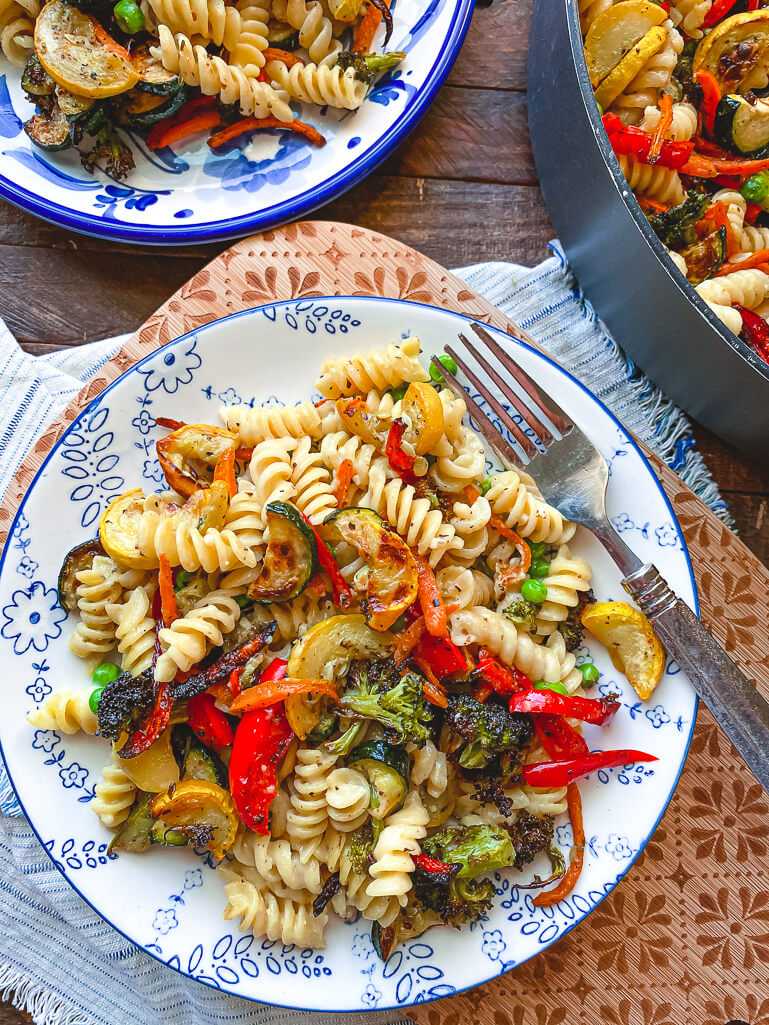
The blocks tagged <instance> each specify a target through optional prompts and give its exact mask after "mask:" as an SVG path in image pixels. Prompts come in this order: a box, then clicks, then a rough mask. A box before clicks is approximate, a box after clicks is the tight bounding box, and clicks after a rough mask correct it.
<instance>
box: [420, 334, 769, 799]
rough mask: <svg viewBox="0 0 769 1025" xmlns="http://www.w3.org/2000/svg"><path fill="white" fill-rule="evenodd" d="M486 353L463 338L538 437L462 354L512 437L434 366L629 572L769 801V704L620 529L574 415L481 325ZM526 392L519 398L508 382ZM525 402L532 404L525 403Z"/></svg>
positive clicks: (498, 446)
mask: <svg viewBox="0 0 769 1025" xmlns="http://www.w3.org/2000/svg"><path fill="white" fill-rule="evenodd" d="M472 327H473V330H474V331H475V333H476V335H477V336H478V338H479V340H480V342H481V343H482V346H479V345H478V344H477V343H476V344H473V343H472V342H470V340H469V339H468V338H467V337H466V336H465V335H464V334H460V335H459V339H460V341H461V342H462V344H463V346H464V348H465V349H466V351H467V352H468V353H469V354H470V355H471V356H472V358H473V359H474V360H475V362H476V363H477V364H478V366H479V367H480V368H481V369H482V371H483V372H484V374H485V375H487V376H488V378H489V379H490V380H491V381H493V383H494V384H495V385H496V387H497V388H498V389H499V392H500V393H501V395H502V396H503V397H504V398H505V400H506V401H507V402H508V403H509V404H510V406H512V407H513V408H514V409H515V410H516V411H517V412H518V413H519V414H520V416H521V418H522V419H523V421H524V423H525V425H526V426H527V427H528V428H529V429H530V430H531V431H532V432H533V434H534V435H535V437H536V438H537V442H538V443H535V442H534V441H533V440H532V438H531V437H530V435H529V434H528V433H527V432H526V431H525V430H523V429H522V428H521V426H520V425H519V424H518V423H516V422H515V420H513V418H512V417H511V416H510V414H509V413H508V411H507V410H506V409H505V407H504V405H503V404H502V403H501V402H500V401H499V399H498V398H497V396H496V395H495V394H494V393H493V392H492V391H491V390H490V389H489V388H488V387H487V385H486V384H485V382H484V381H483V380H482V379H481V378H480V377H479V375H478V373H477V372H476V371H475V370H473V368H472V367H470V366H469V365H468V362H467V360H466V359H465V358H464V357H463V356H460V355H459V354H458V353H457V352H456V351H455V350H454V348H452V347H451V346H450V345H447V346H446V347H445V348H446V353H447V354H448V355H449V356H450V357H451V358H452V359H453V360H454V361H455V363H456V365H457V367H458V369H459V370H461V371H462V373H463V374H464V376H465V377H466V378H467V379H468V381H469V382H470V383H471V384H472V385H473V387H474V388H476V389H477V391H478V392H479V394H480V395H481V396H482V397H483V399H484V400H485V402H486V403H487V404H488V406H489V407H490V408H491V409H492V410H493V411H494V413H495V414H496V415H497V416H498V417H499V419H500V421H501V423H502V424H503V425H504V427H505V428H506V429H507V431H508V432H509V434H510V436H511V437H512V439H513V442H512V443H511V442H510V441H508V439H507V438H505V437H504V436H503V435H502V433H501V432H500V431H499V430H498V429H497V428H496V427H495V425H494V424H493V423H492V421H491V420H490V419H489V417H488V416H487V415H486V413H485V412H484V410H483V409H482V408H481V407H480V406H479V404H478V403H477V402H476V401H475V399H474V398H473V397H472V396H471V395H469V394H468V393H467V391H466V390H465V389H464V388H462V386H461V385H460V383H459V381H458V380H457V378H456V375H455V374H453V373H451V371H449V370H448V369H447V368H446V367H445V366H444V365H443V363H441V362H439V361H438V360H437V359H436V358H435V357H433V358H432V363H433V365H434V366H435V367H436V369H437V370H438V371H439V372H440V373H441V374H442V375H443V377H444V378H446V379H447V380H448V381H449V383H450V384H451V385H452V386H453V387H454V389H455V390H456V391H457V392H458V393H459V394H462V396H463V398H464V400H465V402H466V403H467V407H468V410H469V412H470V414H471V416H472V417H473V419H474V420H475V421H476V422H477V424H478V426H479V428H480V431H481V433H482V434H483V436H484V437H485V439H486V440H487V441H488V442H489V444H490V445H492V446H493V448H494V449H495V451H496V452H497V454H498V455H499V457H500V459H501V460H502V462H503V463H504V464H505V465H506V466H507V467H508V469H519V468H521V467H524V466H525V467H526V469H527V471H530V472H531V473H532V475H533V476H534V477H535V479H536V482H537V486H538V487H539V488H540V490H541V492H542V494H543V495H544V497H545V499H546V500H547V501H548V502H549V503H550V504H551V505H552V506H554V507H555V508H556V509H557V510H558V511H559V512H560V513H561V515H562V516H565V517H566V518H567V519H569V520H572V521H574V522H575V523H580V524H582V525H583V526H585V527H587V528H588V530H591V531H592V532H593V533H594V534H595V535H596V537H597V538H598V539H599V540H600V541H601V542H602V544H603V545H604V547H605V548H606V550H607V551H608V552H609V554H610V555H611V557H612V558H613V559H614V562H615V563H616V564H617V566H618V567H619V568H620V570H621V571H622V574H623V578H624V579H623V581H622V584H623V586H624V588H625V590H626V591H627V592H628V593H629V594H630V596H631V597H632V598H633V599H634V600H635V602H636V604H637V605H638V607H639V608H640V609H641V610H642V611H643V612H645V613H646V615H647V616H648V618H649V619H650V621H651V622H652V623H653V625H654V629H655V631H656V633H657V635H658V636H659V637H660V639H661V641H662V643H663V644H664V646H665V647H666V649H667V651H668V653H669V654H670V655H672V656H673V657H674V658H675V660H676V661H677V662H678V664H679V665H680V666H681V668H682V669H683V670H684V671H685V672H686V674H687V676H688V677H689V679H690V680H691V682H692V684H693V686H694V688H695V690H696V691H697V693H698V694H699V696H700V697H701V698H702V699H703V701H704V702H705V704H706V705H707V706H708V708H709V709H710V711H711V712H712V713H713V716H714V717H715V719H716V721H717V722H718V724H719V725H720V727H721V729H722V730H723V731H724V733H725V734H726V735H727V736H728V737H729V739H730V740H731V742H732V743H733V744H734V746H735V747H736V748H737V750H738V751H739V753H740V754H741V756H742V758H743V759H744V760H745V763H746V764H747V766H748V768H749V769H750V770H751V772H752V773H753V775H754V776H755V777H756V779H757V780H758V782H759V783H760V784H761V786H762V787H763V788H764V790H766V791H767V793H769V703H767V702H766V701H765V700H764V699H763V698H762V697H761V695H760V694H759V693H758V691H757V690H756V689H755V688H754V687H753V686H752V685H751V683H750V682H749V680H748V679H747V677H745V676H744V675H743V673H742V672H741V671H740V670H739V669H738V668H737V666H736V665H735V664H734V662H732V660H731V659H730V658H729V656H728V655H727V654H726V652H725V651H724V650H723V648H722V647H721V646H720V645H719V644H718V642H717V641H716V640H715V639H714V638H713V637H711V635H710V634H709V633H708V632H707V630H706V629H705V627H704V626H702V624H701V623H700V621H699V620H698V619H697V617H696V616H695V614H694V613H693V612H692V611H691V609H690V608H689V607H688V606H687V605H686V604H685V603H684V602H683V601H681V599H680V598H677V597H676V596H675V595H674V594H673V592H672V591H671V589H670V588H669V587H668V585H667V584H666V583H665V581H664V580H663V578H662V576H661V575H660V573H659V570H657V569H656V567H655V566H653V565H652V564H651V563H642V562H641V560H640V559H639V558H638V556H637V555H636V554H635V553H634V552H633V551H631V549H630V548H628V546H627V545H626V544H625V542H624V541H623V540H622V538H621V537H620V535H619V534H618V533H617V532H616V531H615V529H614V527H613V526H612V525H611V523H610V521H609V518H608V516H607V514H606V485H607V483H608V480H609V468H608V466H607V464H606V460H605V459H604V457H603V456H602V455H601V453H600V452H599V451H598V449H597V448H596V447H595V446H594V445H593V444H592V442H590V441H589V439H588V438H587V437H586V436H585V434H583V432H582V431H581V430H580V428H579V427H578V426H576V424H575V423H574V421H573V420H572V419H571V417H570V416H569V415H568V414H567V413H566V412H564V410H563V409H561V407H560V406H559V405H558V404H557V403H556V402H555V401H554V400H553V399H552V398H551V397H549V396H545V395H544V394H543V392H542V391H541V389H540V388H539V386H538V385H537V384H536V382H535V381H533V380H532V378H531V377H529V375H528V374H527V373H526V372H525V371H524V370H523V369H522V368H521V367H520V366H519V365H518V364H517V363H516V362H515V360H514V359H513V358H512V357H511V355H510V354H509V352H506V351H505V349H503V348H502V346H501V345H500V344H499V343H498V342H497V341H496V339H495V338H493V337H492V336H491V334H489V332H488V331H486V330H485V328H483V327H482V326H481V325H479V324H477V323H473V324H472ZM505 374H506V375H509V376H510V377H512V378H513V380H514V381H515V382H516V384H517V385H518V390H514V389H513V387H511V385H510V383H509V382H508V381H507V380H506V378H505V376H503V375H505ZM524 396H525V397H524Z"/></svg>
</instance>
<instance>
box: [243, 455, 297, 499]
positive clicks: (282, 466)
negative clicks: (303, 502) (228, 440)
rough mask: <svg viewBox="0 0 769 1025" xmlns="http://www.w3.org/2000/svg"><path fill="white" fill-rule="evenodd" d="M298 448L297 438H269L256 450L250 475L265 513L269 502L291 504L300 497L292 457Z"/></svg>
mask: <svg viewBox="0 0 769 1025" xmlns="http://www.w3.org/2000/svg"><path fill="white" fill-rule="evenodd" d="M297 444H298V442H297V440H296V438H268V439H267V440H265V441H260V442H259V443H258V444H257V445H255V446H254V451H253V454H252V456H251V462H250V463H249V466H248V474H249V476H250V478H251V480H252V482H253V485H254V496H255V499H256V501H257V502H258V503H259V504H260V505H261V507H262V509H264V507H265V506H266V505H267V504H268V502H287V501H290V500H291V499H293V497H294V495H295V494H296V488H295V487H294V484H293V483H292V480H291V478H292V475H293V471H294V468H293V466H292V464H291V455H290V453H291V452H292V451H293V450H294V449H295V448H296V446H297Z"/></svg>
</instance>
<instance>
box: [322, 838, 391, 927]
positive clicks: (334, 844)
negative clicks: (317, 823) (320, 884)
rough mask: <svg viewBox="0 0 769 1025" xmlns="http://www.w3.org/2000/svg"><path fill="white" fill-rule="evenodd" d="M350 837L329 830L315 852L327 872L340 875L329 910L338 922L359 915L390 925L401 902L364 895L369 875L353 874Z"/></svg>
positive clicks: (354, 872) (356, 872)
mask: <svg viewBox="0 0 769 1025" xmlns="http://www.w3.org/2000/svg"><path fill="white" fill-rule="evenodd" d="M352 835H353V834H352V833H342V832H340V831H339V830H337V829H335V828H334V826H329V827H328V829H327V830H326V833H325V835H324V837H323V844H322V845H321V847H320V849H319V851H318V854H319V856H320V857H321V858H322V860H323V861H324V862H325V863H326V865H327V867H328V870H329V872H338V873H339V882H340V884H341V886H340V889H339V890H338V891H337V893H336V894H334V897H333V898H332V901H331V906H332V908H333V909H334V911H335V912H336V913H337V914H338V915H339V916H340V917H341V918H354V917H355V916H356V915H357V913H358V912H360V913H361V915H363V917H364V918H365V919H366V920H367V921H369V922H379V923H380V925H383V926H388V925H392V923H393V922H394V921H395V919H396V918H397V917H398V915H399V914H400V910H401V906H400V902H399V901H398V898H397V897H387V896H385V897H372V896H369V894H368V893H367V892H366V890H367V887H368V885H369V882H370V879H369V876H368V873H367V872H365V871H363V872H358V871H356V869H355V868H353V865H352V862H351V861H350V857H349V853H348V845H349V843H350V838H351V837H352Z"/></svg>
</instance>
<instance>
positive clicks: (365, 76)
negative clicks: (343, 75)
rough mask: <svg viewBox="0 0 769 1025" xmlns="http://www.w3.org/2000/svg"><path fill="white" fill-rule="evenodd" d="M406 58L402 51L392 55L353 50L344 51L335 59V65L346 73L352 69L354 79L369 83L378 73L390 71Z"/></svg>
mask: <svg viewBox="0 0 769 1025" xmlns="http://www.w3.org/2000/svg"><path fill="white" fill-rule="evenodd" d="M405 56H406V54H405V53H403V52H402V51H398V50H394V51H393V52H392V53H366V54H362V53H356V52H355V51H354V50H345V51H344V52H343V53H340V54H339V56H338V57H337V61H336V62H337V65H338V66H339V67H340V68H341V69H342V71H346V70H347V69H348V68H352V69H353V71H354V72H355V77H356V78H357V79H359V81H361V82H370V81H371V79H372V78H373V77H374V76H375V75H378V74H379V73H380V71H390V69H391V68H394V67H396V66H397V65H398V64H400V62H401V61H402V60H403V58H404V57H405Z"/></svg>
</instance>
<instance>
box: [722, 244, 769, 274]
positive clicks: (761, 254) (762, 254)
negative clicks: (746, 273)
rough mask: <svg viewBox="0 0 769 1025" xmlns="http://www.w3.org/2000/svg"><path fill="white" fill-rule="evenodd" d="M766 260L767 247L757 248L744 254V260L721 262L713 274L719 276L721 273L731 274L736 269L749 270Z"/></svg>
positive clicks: (767, 255)
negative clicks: (748, 254)
mask: <svg viewBox="0 0 769 1025" xmlns="http://www.w3.org/2000/svg"><path fill="white" fill-rule="evenodd" d="M767 261H769V249H757V250H756V251H755V253H751V254H750V256H746V257H745V259H744V260H735V261H733V262H731V263H729V262H727V263H723V264H721V266H720V267H719V268H718V270H717V271H716V273H715V274H714V275H713V276H714V277H716V278H719V277H721V276H722V275H723V274H731V273H732V272H733V271H736V270H750V269H751V268H752V267H759V266H760V265H761V264H762V263H766V262H767Z"/></svg>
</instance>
